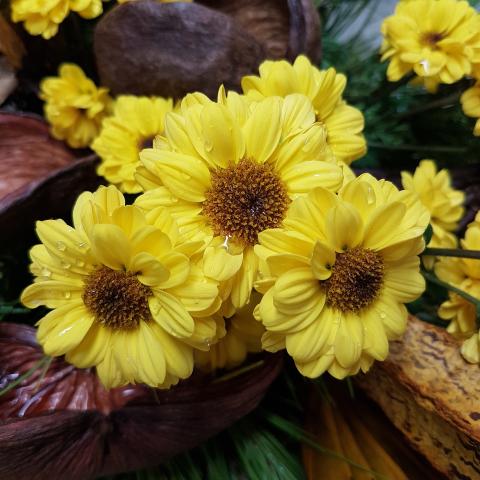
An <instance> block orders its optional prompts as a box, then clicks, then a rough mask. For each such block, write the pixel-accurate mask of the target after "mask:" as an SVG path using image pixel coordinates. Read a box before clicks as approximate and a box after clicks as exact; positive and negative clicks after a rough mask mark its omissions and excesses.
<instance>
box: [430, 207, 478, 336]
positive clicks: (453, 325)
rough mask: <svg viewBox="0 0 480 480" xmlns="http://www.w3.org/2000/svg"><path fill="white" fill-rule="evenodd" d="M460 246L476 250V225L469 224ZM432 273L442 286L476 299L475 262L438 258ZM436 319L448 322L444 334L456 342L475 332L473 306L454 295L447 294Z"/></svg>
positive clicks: (463, 259)
mask: <svg viewBox="0 0 480 480" xmlns="http://www.w3.org/2000/svg"><path fill="white" fill-rule="evenodd" d="M477 218H478V215H477ZM479 219H480V218H479ZM460 243H461V246H462V248H464V249H465V250H480V223H478V222H477V221H475V222H473V223H471V224H470V225H469V226H468V228H467V231H466V232H465V238H464V239H463V240H461V241H460ZM435 273H436V275H437V276H438V278H440V279H441V280H443V281H444V282H446V283H449V284H451V285H453V286H455V287H457V288H459V289H460V290H463V291H464V292H467V293H469V294H470V295H472V296H473V297H475V298H478V299H480V261H479V260H475V259H468V258H458V257H441V258H440V260H439V261H438V262H437V264H436V265H435ZM438 315H439V317H440V318H443V319H445V320H450V324H449V326H448V327H447V330H448V331H449V332H450V333H452V334H455V335H456V336H458V337H460V338H465V336H466V335H471V334H472V333H473V332H474V331H475V330H476V329H477V328H476V317H477V315H476V311H475V306H474V305H473V304H472V303H471V302H469V301H468V300H466V299H465V298H463V297H461V296H460V295H458V294H456V293H453V292H449V299H448V300H447V301H445V302H443V303H442V305H440V308H439V310H438ZM471 343H472V342H470V344H471Z"/></svg>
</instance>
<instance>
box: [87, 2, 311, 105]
mask: <svg viewBox="0 0 480 480" xmlns="http://www.w3.org/2000/svg"><path fill="white" fill-rule="evenodd" d="M200 3H203V4H204V5H200V4H199V3H168V4H160V3H158V2H155V1H151V0H142V1H137V2H127V3H124V4H122V5H117V6H116V7H114V8H113V9H112V10H111V11H110V12H109V13H108V14H107V15H105V16H104V17H103V18H102V19H101V20H100V21H99V22H98V24H97V26H96V30H95V39H94V49H95V56H96V61H97V67H98V71H99V74H100V78H101V81H102V84H103V85H105V86H108V87H109V88H110V89H111V90H112V92H113V93H114V94H120V93H131V94H136V95H160V96H164V97H167V96H171V97H174V98H179V97H181V96H183V95H185V94H186V93H188V92H192V91H201V92H204V93H206V94H207V95H209V96H211V97H213V96H215V95H216V92H217V90H218V87H219V85H220V84H222V83H223V84H224V85H225V87H226V88H228V89H238V88H239V86H240V80H241V78H242V76H244V75H248V74H251V73H254V72H256V71H257V69H258V66H259V65H260V63H261V62H262V61H263V60H265V59H267V58H271V59H276V58H283V57H287V58H290V59H294V58H295V57H296V56H297V55H298V54H300V53H306V54H307V55H309V56H310V57H312V58H313V59H314V60H316V59H317V58H318V54H319V28H318V27H319V18H318V13H317V11H316V9H315V8H314V6H313V4H312V1H311V0H288V1H287V0H263V1H260V0H230V1H227V0H225V1H213V0H202V1H201V2H200Z"/></svg>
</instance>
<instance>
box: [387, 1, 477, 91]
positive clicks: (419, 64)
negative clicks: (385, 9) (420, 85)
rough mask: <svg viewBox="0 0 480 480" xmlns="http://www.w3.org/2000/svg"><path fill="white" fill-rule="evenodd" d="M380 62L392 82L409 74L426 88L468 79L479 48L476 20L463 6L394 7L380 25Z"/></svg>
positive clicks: (413, 4) (410, 4) (402, 4)
mask: <svg viewBox="0 0 480 480" xmlns="http://www.w3.org/2000/svg"><path fill="white" fill-rule="evenodd" d="M382 34H383V35H384V43H383V45H382V50H381V51H382V54H383V55H382V61H384V60H389V61H390V63H389V65H388V70H387V77H388V79H389V80H390V81H392V82H396V81H398V80H400V79H401V78H402V77H403V76H404V75H406V74H407V73H409V72H411V71H413V72H415V74H416V75H418V77H420V78H421V79H422V80H423V82H424V84H425V86H426V88H427V89H428V90H430V91H435V90H436V88H437V86H438V84H439V83H447V84H451V83H454V82H457V81H458V80H460V79H461V78H462V77H464V76H465V75H470V74H471V73H472V62H474V61H477V62H478V58H477V55H478V53H476V51H477V52H478V49H479V48H480V16H479V15H478V13H477V12H476V11H475V9H474V8H472V7H471V6H470V5H469V4H468V2H466V1H458V0H411V1H408V2H406V1H404V2H400V3H398V4H397V7H396V9H395V13H394V14H393V15H392V16H390V17H388V18H386V19H385V20H384V22H383V24H382Z"/></svg>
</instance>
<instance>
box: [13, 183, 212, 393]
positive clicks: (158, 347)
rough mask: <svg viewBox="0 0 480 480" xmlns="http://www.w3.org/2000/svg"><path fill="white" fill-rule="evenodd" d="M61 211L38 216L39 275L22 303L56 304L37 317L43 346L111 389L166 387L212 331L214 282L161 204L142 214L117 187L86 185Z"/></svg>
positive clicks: (35, 265) (35, 256)
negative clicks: (62, 215) (66, 214)
mask: <svg viewBox="0 0 480 480" xmlns="http://www.w3.org/2000/svg"><path fill="white" fill-rule="evenodd" d="M73 225H74V227H73V228H72V227H70V226H69V225H67V224H66V223H65V222H64V221H63V220H46V221H40V222H37V234H38V236H39V237H40V240H41V242H42V243H41V244H39V245H35V246H34V247H33V248H32V249H31V251H30V256H31V259H32V266H31V271H32V273H33V274H34V275H35V282H34V283H33V284H32V285H30V286H28V287H27V288H26V289H25V290H24V291H23V293H22V297H21V300H22V302H23V303H24V305H26V306H28V307H30V308H35V307H37V306H39V305H45V306H46V307H48V308H50V309H52V311H51V312H50V313H48V314H47V315H46V316H45V317H43V318H42V319H41V320H40V321H39V322H38V332H37V339H38V341H39V343H40V344H41V345H42V346H43V349H44V351H45V353H46V354H47V355H52V356H61V355H65V357H66V360H67V361H68V362H70V363H72V364H73V365H75V366H77V367H79V368H87V367H94V366H95V367H96V369H97V373H98V375H99V377H100V379H101V381H102V383H103V384H104V385H105V387H107V388H111V387H116V386H120V385H124V384H127V383H146V384H148V385H151V386H154V387H168V386H170V385H171V384H174V383H176V382H177V381H178V379H181V378H187V377H189V376H190V374H191V373H192V369H193V350H194V348H200V349H207V348H208V346H207V345H209V344H210V343H211V342H212V340H213V339H215V338H216V335H217V333H216V323H215V320H214V319H213V318H211V317H210V314H212V313H214V311H215V309H216V308H217V307H216V303H215V301H216V298H217V296H218V288H217V284H216V283H215V282H214V281H212V280H210V279H207V278H205V277H204V275H203V273H202V270H201V268H198V267H195V266H194V265H192V263H191V260H190V256H191V255H193V254H194V253H195V252H196V250H197V248H198V245H196V244H192V243H182V242H179V237H178V227H177V226H176V224H175V222H174V221H173V219H172V218H171V217H170V216H169V215H168V214H166V212H165V210H164V209H156V210H153V211H151V212H149V214H147V215H144V214H143V213H142V212H141V211H140V209H139V208H137V207H135V206H125V201H124V198H123V195H122V194H121V193H120V192H119V191H118V190H117V189H116V188H115V187H114V186H110V187H100V188H99V189H98V190H97V191H96V192H95V193H93V194H92V193H90V192H85V193H83V194H82V195H80V197H79V198H78V200H77V202H76V204H75V207H74V210H73Z"/></svg>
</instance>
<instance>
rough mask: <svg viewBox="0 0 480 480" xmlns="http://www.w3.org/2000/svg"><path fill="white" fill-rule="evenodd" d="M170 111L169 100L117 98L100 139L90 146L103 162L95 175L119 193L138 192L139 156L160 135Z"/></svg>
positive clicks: (139, 188)
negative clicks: (111, 185)
mask: <svg viewBox="0 0 480 480" xmlns="http://www.w3.org/2000/svg"><path fill="white" fill-rule="evenodd" d="M172 109H173V102H172V100H166V99H164V98H154V97H152V98H149V97H135V96H130V95H125V96H120V97H117V98H116V99H115V107H114V111H113V115H112V116H111V117H108V118H106V119H105V121H104V122H103V124H102V130H101V132H100V135H99V136H98V137H97V138H96V139H95V141H94V142H93V144H92V149H93V150H95V151H96V152H97V154H98V155H99V156H100V158H101V160H102V162H101V163H100V165H99V167H98V170H97V173H98V174H99V175H101V176H103V177H105V178H106V179H107V180H108V181H109V182H110V183H112V184H115V185H117V187H118V188H119V189H120V190H121V191H122V192H127V193H139V192H141V190H142V189H141V187H140V185H139V184H138V183H137V182H136V180H135V171H136V169H137V167H138V166H139V165H140V158H139V156H138V155H139V153H140V151H141V150H142V149H143V148H145V147H147V146H151V145H152V142H153V139H154V137H155V136H156V135H158V134H161V133H163V129H164V126H165V115H166V114H167V113H168V112H171V111H172Z"/></svg>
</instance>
